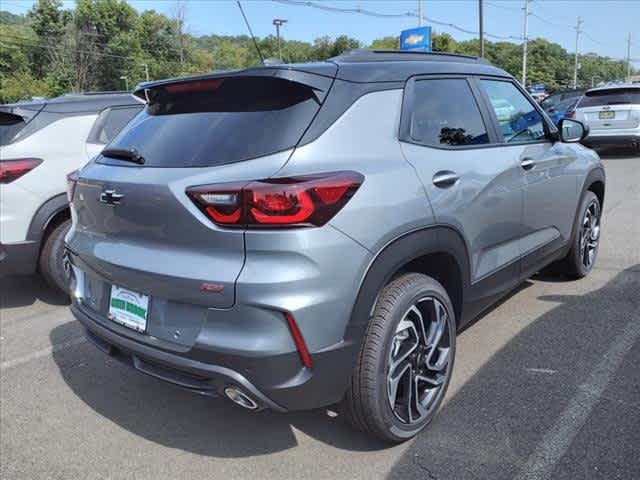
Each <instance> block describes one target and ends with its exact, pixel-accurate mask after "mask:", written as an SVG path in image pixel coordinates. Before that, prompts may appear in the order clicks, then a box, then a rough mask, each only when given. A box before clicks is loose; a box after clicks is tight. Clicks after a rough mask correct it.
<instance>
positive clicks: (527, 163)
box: [520, 157, 536, 170]
mask: <svg viewBox="0 0 640 480" xmlns="http://www.w3.org/2000/svg"><path fill="white" fill-rule="evenodd" d="M520 166H521V167H522V168H524V169H525V170H531V169H532V168H533V167H535V166H536V162H535V160H534V159H533V158H529V157H527V158H523V159H522V161H521V162H520Z"/></svg>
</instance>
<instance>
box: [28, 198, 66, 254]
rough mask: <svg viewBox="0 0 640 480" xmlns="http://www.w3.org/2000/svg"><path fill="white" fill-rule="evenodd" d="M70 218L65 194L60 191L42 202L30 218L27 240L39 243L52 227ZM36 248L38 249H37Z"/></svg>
mask: <svg viewBox="0 0 640 480" xmlns="http://www.w3.org/2000/svg"><path fill="white" fill-rule="evenodd" d="M69 218H71V211H70V210H69V203H68V202H67V194H66V193H61V194H59V195H56V196H54V197H51V198H50V199H49V200H47V201H46V202H44V203H43V204H42V205H40V208H38V210H37V212H36V214H35V215H34V216H33V218H32V219H31V223H30V224H29V229H28V230H27V240H30V241H35V242H37V243H38V246H39V248H40V245H41V243H42V240H43V239H44V238H46V235H47V232H49V231H50V230H51V228H54V227H55V226H56V225H58V223H59V222H60V221H63V220H66V219H69ZM39 248H38V249H39Z"/></svg>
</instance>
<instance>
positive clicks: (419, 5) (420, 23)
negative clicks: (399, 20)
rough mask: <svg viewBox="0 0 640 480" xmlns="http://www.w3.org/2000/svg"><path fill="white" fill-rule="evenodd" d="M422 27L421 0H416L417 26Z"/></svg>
mask: <svg viewBox="0 0 640 480" xmlns="http://www.w3.org/2000/svg"><path fill="white" fill-rule="evenodd" d="M422 25H423V23H422V0H418V26H419V27H421V26H422Z"/></svg>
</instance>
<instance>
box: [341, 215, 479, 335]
mask: <svg viewBox="0 0 640 480" xmlns="http://www.w3.org/2000/svg"><path fill="white" fill-rule="evenodd" d="M408 272H415V273H424V274H426V275H429V276H431V277H433V278H434V279H436V280H438V281H439V282H440V283H441V284H442V285H443V286H444V287H445V290H447V293H448V294H449V296H450V298H451V301H452V303H453V306H454V310H455V314H456V321H457V323H458V326H460V324H461V319H462V318H463V312H462V310H463V305H464V299H465V296H466V292H467V291H468V289H469V285H470V275H469V255H468V252H467V247H466V244H465V242H464V239H463V237H462V235H461V234H460V233H459V232H458V231H457V230H456V229H454V228H453V227H450V226H446V225H437V226H431V227H426V228H424V229H420V230H416V231H412V232H409V233H406V234H404V235H403V236H401V237H398V238H396V239H394V240H393V241H391V242H390V243H388V244H387V245H385V246H384V247H383V248H382V249H381V250H380V251H379V252H378V253H377V254H376V255H375V256H374V259H373V260H372V261H371V263H370V264H369V267H368V269H367V271H366V273H365V274H364V276H363V278H362V281H361V283H360V288H359V290H358V295H357V297H356V301H355V304H354V306H353V310H352V312H351V319H350V321H349V324H348V327H347V332H346V334H345V339H348V340H351V341H353V342H354V343H356V344H359V343H360V341H361V340H362V337H363V335H364V331H365V329H366V326H367V324H368V322H369V319H370V318H371V315H372V312H373V309H374V307H375V303H376V299H377V297H378V295H379V293H380V291H381V290H382V288H383V287H384V286H385V285H387V284H388V283H389V282H390V281H391V280H392V279H393V278H396V277H397V276H398V275H401V274H403V273H408Z"/></svg>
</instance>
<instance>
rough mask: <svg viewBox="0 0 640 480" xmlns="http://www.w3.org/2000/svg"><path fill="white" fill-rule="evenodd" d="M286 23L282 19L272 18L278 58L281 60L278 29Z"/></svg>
mask: <svg viewBox="0 0 640 480" xmlns="http://www.w3.org/2000/svg"><path fill="white" fill-rule="evenodd" d="M285 23H287V20H285V19H284V18H274V19H273V24H274V25H275V26H276V37H278V58H280V60H282V49H281V48H280V27H281V26H282V25H284V24H285Z"/></svg>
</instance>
